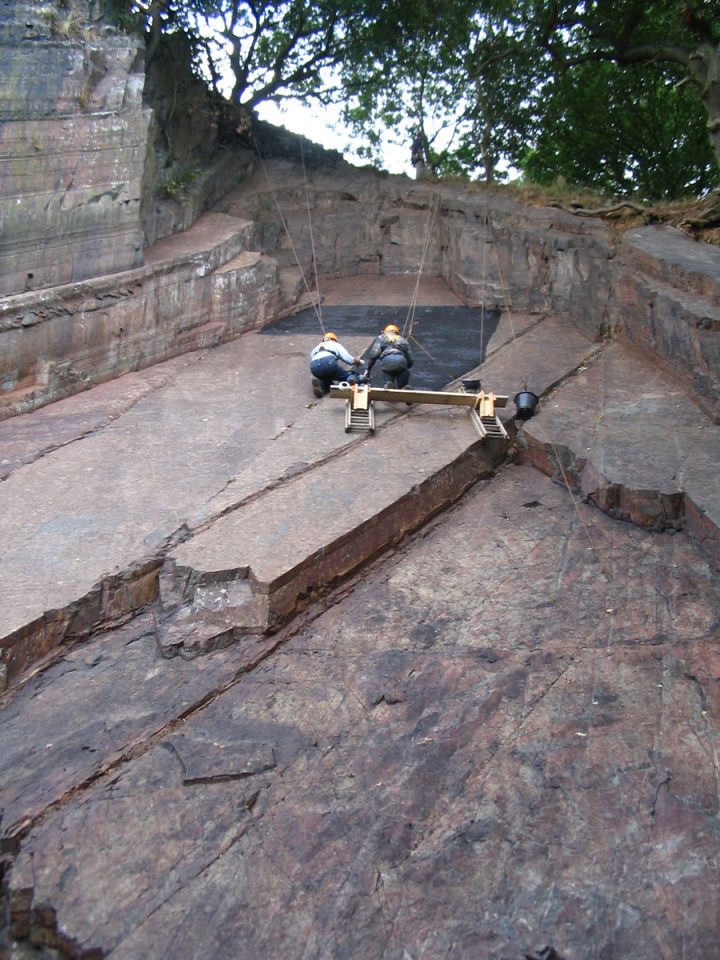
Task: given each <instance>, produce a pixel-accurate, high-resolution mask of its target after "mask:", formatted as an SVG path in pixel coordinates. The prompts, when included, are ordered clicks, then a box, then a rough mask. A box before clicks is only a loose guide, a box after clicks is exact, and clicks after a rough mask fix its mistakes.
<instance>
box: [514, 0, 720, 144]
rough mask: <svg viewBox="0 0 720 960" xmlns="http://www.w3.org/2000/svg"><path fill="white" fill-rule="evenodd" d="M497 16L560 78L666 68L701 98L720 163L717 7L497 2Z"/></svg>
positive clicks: (711, 2)
mask: <svg viewBox="0 0 720 960" xmlns="http://www.w3.org/2000/svg"><path fill="white" fill-rule="evenodd" d="M495 16H498V17H500V19H502V20H503V22H506V23H507V22H508V21H509V22H511V23H512V24H513V29H514V30H515V31H516V32H517V33H518V34H521V35H522V36H523V38H524V39H523V42H524V46H525V48H526V49H532V48H535V49H537V51H538V55H539V56H541V57H543V58H545V60H546V63H547V66H548V73H549V74H552V75H554V76H556V77H557V76H562V75H563V74H566V73H568V72H570V71H573V70H577V68H578V67H580V66H582V65H588V64H593V63H594V64H601V63H614V64H616V65H618V66H620V67H625V68H629V67H638V66H639V65H642V66H643V67H644V68H648V69H655V68H656V67H657V65H658V64H665V66H666V71H667V72H666V74H665V76H666V77H667V78H669V79H673V77H674V78H675V79H676V80H677V82H678V83H679V84H683V85H691V86H692V87H694V88H695V90H696V91H697V94H698V95H699V99H700V102H701V103H702V105H703V107H704V110H705V113H706V131H707V135H708V136H709V141H710V144H711V147H712V149H713V153H714V156H715V159H716V161H718V160H720V0H613V2H612V3H608V2H601V0H553V2H550V3H548V2H545V0H520V2H513V3H511V4H510V3H506V2H505V0H498V2H497V3H496V10H495ZM649 82H652V81H651V80H650V81H649ZM642 106H643V104H642V101H641V100H636V102H635V103H634V104H632V103H631V104H629V105H628V109H629V112H634V113H635V114H636V116H639V115H640V113H641V108H642ZM591 123H592V117H588V129H589V128H590V125H591Z"/></svg>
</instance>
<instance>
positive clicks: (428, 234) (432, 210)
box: [402, 193, 440, 338]
mask: <svg viewBox="0 0 720 960" xmlns="http://www.w3.org/2000/svg"><path fill="white" fill-rule="evenodd" d="M439 206H440V197H439V195H438V194H437V193H436V194H435V196H434V197H433V202H432V203H431V204H430V206H429V207H428V216H427V221H426V223H425V236H424V238H423V246H422V252H421V254H420V266H419V268H418V274H417V279H416V280H415V289H414V290H413V295H412V297H411V299H410V307H409V309H408V314H407V317H406V318H405V323H404V324H403V331H402V333H403V336H406V333H405V331H406V330H407V337H408V338H409V337H410V336H411V335H412V328H413V324H414V323H415V308H416V306H417V301H418V295H419V292H420V279H421V278H422V273H423V268H424V266H425V260H426V258H427V255H428V252H429V250H430V244H431V242H432V233H433V229H434V226H435V217H436V216H437V211H438V207H439ZM408 324H409V327H408Z"/></svg>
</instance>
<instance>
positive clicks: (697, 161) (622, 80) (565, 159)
mask: <svg viewBox="0 0 720 960" xmlns="http://www.w3.org/2000/svg"><path fill="white" fill-rule="evenodd" d="M629 104H632V105H633V106H632V108H631V109H628V105H629ZM538 109H539V111H540V113H539V117H538V132H537V135H536V136H535V138H534V141H533V147H532V148H531V149H530V150H529V151H526V153H525V156H524V157H523V158H522V160H521V161H520V166H521V168H522V170H523V172H524V173H525V174H526V175H527V176H528V177H529V178H530V179H531V180H534V181H535V182H536V183H552V182H553V181H554V180H555V179H557V178H558V177H563V178H564V179H565V180H567V181H568V182H569V183H574V184H583V185H587V186H590V187H593V188H595V189H597V190H599V191H600V192H602V193H609V194H619V195H627V194H630V193H636V194H637V195H638V196H639V197H640V198H642V199H643V200H661V199H671V198H676V197H681V196H684V195H688V194H691V195H694V196H697V195H700V194H702V193H704V192H705V191H707V190H708V189H709V188H710V187H712V186H713V184H714V183H715V181H716V176H717V172H716V168H715V163H714V158H713V153H712V149H711V146H710V142H709V140H708V137H707V135H706V131H705V129H704V123H703V110H702V105H701V104H700V102H699V99H698V97H697V95H696V93H695V91H694V90H692V89H690V88H689V87H687V86H684V87H680V88H678V86H677V84H676V83H675V82H674V78H673V76H672V75H669V74H668V70H667V69H666V68H665V67H664V66H663V65H660V64H653V65H648V66H646V67H644V68H638V67H629V68H621V67H619V66H618V65H617V64H615V63H611V62H602V63H586V64H581V65H579V66H578V67H576V68H575V69H574V70H572V71H569V72H563V73H561V74H560V75H559V76H558V77H556V78H555V79H554V80H553V81H552V82H551V83H549V84H548V85H547V86H546V88H545V89H544V95H543V99H542V102H541V103H540V104H538Z"/></svg>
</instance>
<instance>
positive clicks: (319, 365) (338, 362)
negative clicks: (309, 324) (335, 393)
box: [310, 332, 362, 397]
mask: <svg viewBox="0 0 720 960" xmlns="http://www.w3.org/2000/svg"><path fill="white" fill-rule="evenodd" d="M361 363H362V361H361V360H360V358H359V357H353V355H352V354H351V353H348V351H347V350H346V349H345V347H344V346H343V345H342V344H341V343H340V342H339V341H338V338H337V336H336V335H335V334H334V333H329V332H328V333H325V334H323V338H322V340H321V341H320V343H319V344H318V345H317V346H316V347H313V349H312V351H311V353H310V373H311V374H312V388H313V393H314V394H315V396H316V397H324V396H325V394H326V393H327V392H328V391H329V390H330V385H331V384H332V383H335V382H340V381H343V380H347V381H348V383H351V382H353V381H354V380H355V379H357V374H356V373H355V368H356V367H358V366H359V365H360V364H361Z"/></svg>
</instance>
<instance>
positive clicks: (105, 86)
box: [0, 0, 151, 296]
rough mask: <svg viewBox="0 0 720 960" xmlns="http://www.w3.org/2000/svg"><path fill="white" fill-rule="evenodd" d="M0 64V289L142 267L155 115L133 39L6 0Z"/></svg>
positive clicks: (47, 6) (72, 16)
mask: <svg viewBox="0 0 720 960" xmlns="http://www.w3.org/2000/svg"><path fill="white" fill-rule="evenodd" d="M0 62H1V63H2V65H3V66H2V81H3V82H2V84H0V120H1V121H2V150H3V154H4V162H3V165H2V180H1V182H0V222H1V223H2V237H1V239H0V295H4V296H7V295H9V294H15V293H19V292H23V291H26V290H35V289H40V288H43V287H53V286H57V285H61V284H66V283H70V282H73V281H77V280H83V279H85V278H87V277H94V276H99V275H103V274H108V273H117V272H118V271H121V270H127V269H129V268H131V267H136V266H138V265H140V264H142V262H143V238H142V227H141V214H140V199H141V194H142V179H143V173H144V168H145V161H146V152H147V141H148V127H149V124H150V118H151V114H150V111H149V110H147V109H145V108H144V107H143V104H142V89H143V84H144V80H145V77H144V71H143V60H142V47H141V45H140V43H139V42H138V40H137V38H131V37H126V36H122V35H117V36H104V35H102V33H101V30H100V28H99V27H98V25H97V24H92V23H90V22H89V21H87V20H82V19H80V18H79V16H78V15H77V14H76V12H75V11H74V10H73V9H69V10H66V11H65V12H63V10H62V9H60V8H59V7H58V6H57V5H56V4H51V3H15V2H13V0H5V2H3V4H2V19H1V20H0Z"/></svg>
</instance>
